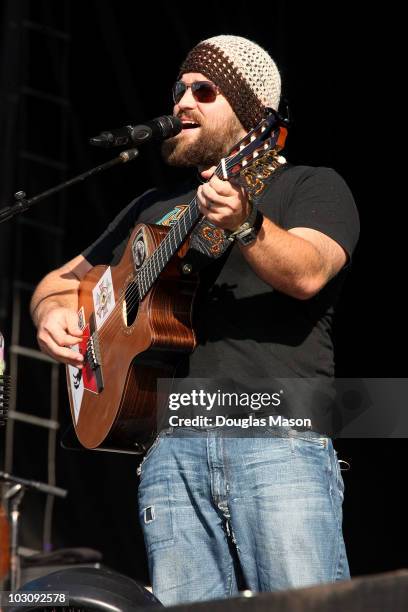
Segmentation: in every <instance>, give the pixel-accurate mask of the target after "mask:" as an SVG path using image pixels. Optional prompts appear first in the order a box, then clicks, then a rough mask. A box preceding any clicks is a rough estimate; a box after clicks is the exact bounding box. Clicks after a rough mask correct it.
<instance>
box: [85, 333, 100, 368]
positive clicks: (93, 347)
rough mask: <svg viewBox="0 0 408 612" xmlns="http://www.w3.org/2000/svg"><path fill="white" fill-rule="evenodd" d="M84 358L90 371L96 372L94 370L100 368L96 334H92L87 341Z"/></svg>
mask: <svg viewBox="0 0 408 612" xmlns="http://www.w3.org/2000/svg"><path fill="white" fill-rule="evenodd" d="M86 357H87V360H88V363H89V365H90V367H91V368H92V370H96V368H98V367H100V366H101V353H100V350H99V341H98V336H97V332H94V333H93V334H92V336H90V337H89V339H88V342H87V346H86Z"/></svg>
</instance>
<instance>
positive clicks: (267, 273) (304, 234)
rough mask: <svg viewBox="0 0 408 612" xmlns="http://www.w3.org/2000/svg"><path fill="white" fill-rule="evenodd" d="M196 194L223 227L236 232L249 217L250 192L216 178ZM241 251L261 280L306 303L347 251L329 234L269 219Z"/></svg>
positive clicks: (206, 175) (202, 208) (204, 209)
mask: <svg viewBox="0 0 408 612" xmlns="http://www.w3.org/2000/svg"><path fill="white" fill-rule="evenodd" d="M213 172H214V168H210V169H209V170H206V171H204V172H203V173H202V175H203V176H204V178H209V177H210V176H212V173H213ZM197 193H198V201H199V206H200V211H201V212H202V214H203V215H204V216H205V217H207V219H208V220H209V221H210V222H211V223H214V225H216V226H218V227H222V228H223V229H228V230H232V231H233V230H235V229H236V228H237V227H239V226H240V225H241V224H242V223H243V222H244V221H245V219H246V218H247V217H248V215H249V211H250V204H249V201H248V198H247V195H246V193H245V190H244V189H243V188H242V187H239V186H237V185H234V184H232V183H230V182H229V181H222V180H220V179H219V178H217V177H216V176H215V175H214V176H212V178H211V179H210V181H209V182H208V183H205V184H204V185H201V186H200V187H199V189H198V192H197ZM240 249H241V252H242V254H243V255H244V257H245V259H246V260H247V261H248V263H249V265H250V266H251V267H252V269H253V270H254V272H255V273H256V274H257V275H258V276H259V277H260V278H261V279H262V280H264V281H265V282H266V283H268V284H269V285H271V286H272V287H274V288H275V289H278V290H279V291H282V292H283V293H286V294H287V295H290V296H292V297H294V298H297V299H301V300H305V299H309V298H311V297H313V296H314V295H315V294H316V293H318V292H319V291H320V290H321V289H322V288H323V287H324V285H325V284H326V283H327V282H328V281H329V280H330V279H331V278H332V277H333V276H335V275H336V274H337V273H338V272H339V270H340V269H341V268H342V267H343V266H344V265H345V263H346V261H347V255H346V252H345V251H344V249H343V247H341V246H340V245H339V244H338V243H337V242H336V241H335V240H333V239H332V238H330V237H329V236H326V235H325V234H324V233H322V232H320V231H317V230H314V229H311V228H306V227H296V228H293V229H290V230H285V229H282V228H280V227H279V226H277V225H276V224H275V223H273V221H271V220H270V219H268V218H267V217H264V220H263V224H262V228H261V229H260V231H259V233H258V236H257V238H256V240H255V241H254V242H253V243H251V244H250V245H248V246H241V245H240Z"/></svg>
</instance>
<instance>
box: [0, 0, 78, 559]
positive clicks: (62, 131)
mask: <svg viewBox="0 0 408 612" xmlns="http://www.w3.org/2000/svg"><path fill="white" fill-rule="evenodd" d="M56 5H57V6H56ZM69 25H70V24H69V0H60V1H59V2H58V3H47V2H36V3H34V2H30V1H29V0H20V1H19V2H15V1H13V0H8V1H7V2H5V3H4V7H3V29H4V36H3V41H4V43H3V45H4V47H3V54H2V57H3V65H2V67H1V68H2V71H1V85H2V103H1V104H2V106H1V113H0V116H1V124H0V128H1V132H2V139H3V142H4V143H5V145H6V146H5V148H4V150H3V153H2V154H1V157H2V159H1V160H0V163H1V165H0V167H1V168H2V170H1V172H2V174H3V175H4V181H3V187H2V189H1V196H2V199H3V205H5V204H6V203H7V200H8V203H10V199H11V194H12V192H13V191H16V190H17V188H18V189H24V191H27V194H28V196H32V195H35V193H38V192H39V191H41V190H42V189H45V188H47V187H49V186H51V185H53V184H55V183H59V182H61V181H63V180H65V179H66V174H67V156H68V151H67V144H68V143H67V141H68V128H69V120H70V101H69V97H68V60H69V53H70V27H69ZM65 209H66V203H65V196H64V194H63V193H61V194H59V195H58V196H55V198H54V200H53V201H51V202H50V205H49V206H48V208H47V207H44V209H43V208H41V207H38V208H35V207H34V209H33V210H32V211H30V213H29V214H26V215H20V216H19V217H18V218H17V219H15V220H14V221H13V223H10V222H9V223H8V224H7V225H8V227H6V228H5V227H3V228H2V229H1V233H0V239H3V238H4V242H3V244H4V245H5V247H6V250H5V253H6V266H7V270H8V276H6V273H4V272H3V275H2V279H3V280H2V283H3V287H4V289H5V292H4V294H3V295H6V296H7V294H8V299H3V302H2V304H1V308H0V321H1V320H3V321H4V323H3V325H4V326H5V327H6V328H7V327H8V336H9V339H10V348H9V374H10V376H11V380H12V381H13V392H12V394H11V398H10V407H9V415H8V417H9V418H8V422H7V427H6V434H5V453H4V469H5V471H6V472H8V473H12V472H13V468H14V463H15V461H14V459H15V457H14V454H15V445H16V427H17V425H18V426H19V425H20V424H21V426H24V427H27V428H30V436H31V435H32V436H36V435H38V432H39V431H41V430H42V431H44V430H45V431H46V432H48V433H47V438H48V452H47V472H48V474H47V482H48V483H49V484H51V485H55V484H56V482H55V481H56V474H55V455H56V440H57V430H58V428H59V420H58V414H59V405H58V404H59V400H58V396H59V377H60V368H59V365H58V364H57V363H56V362H55V361H54V360H52V359H51V358H49V357H48V356H46V355H44V354H43V353H41V352H40V351H39V350H38V347H37V344H36V341H35V334H34V331H33V329H32V325H31V323H30V322H29V312H28V302H29V299H30V297H31V294H32V292H33V290H34V288H35V285H36V283H37V282H38V280H40V278H41V277H42V276H43V275H44V274H45V273H46V272H48V271H49V270H50V269H52V268H55V267H58V266H59V265H61V263H62V261H61V258H62V245H63V236H64V223H65ZM33 244H36V245H38V246H36V247H35V248H34V253H33ZM5 278H6V281H5ZM6 332H7V329H6ZM38 364H42V365H41V366H40V367H45V368H46V370H47V374H46V375H47V377H49V385H47V388H45V386H44V385H42V390H41V394H37V393H36V391H35V390H34V392H33V393H32V402H33V405H32V406H30V408H32V412H30V410H27V408H28V406H27V391H26V390H24V382H25V381H24V370H25V369H27V368H33V369H34V368H37V367H39V366H38ZM44 378H45V375H44ZM37 398H38V399H37ZM36 401H37V402H38V404H40V403H41V406H42V408H41V409H43V406H44V405H45V404H46V405H48V406H49V409H48V408H47V412H48V414H47V415H46V416H44V415H41V416H39V415H38V414H36V413H37V410H36V408H37V406H36ZM20 475H21V476H24V474H20ZM43 478H44V475H43ZM52 511H53V497H52V496H51V495H48V496H47V501H46V506H45V513H44V531H43V549H44V550H46V549H48V548H49V547H50V545H51V527H52Z"/></svg>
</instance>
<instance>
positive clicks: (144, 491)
mask: <svg viewBox="0 0 408 612" xmlns="http://www.w3.org/2000/svg"><path fill="white" fill-rule="evenodd" d="M139 519H140V525H141V528H142V531H143V535H144V540H145V544H146V548H147V551H148V552H152V551H154V550H157V549H159V548H164V547H167V546H171V545H172V544H173V543H174V532H173V520H172V515H171V508H170V486H169V481H168V478H166V477H160V478H154V479H152V482H151V483H149V482H147V483H146V482H145V483H144V484H143V486H141V487H140V488H139Z"/></svg>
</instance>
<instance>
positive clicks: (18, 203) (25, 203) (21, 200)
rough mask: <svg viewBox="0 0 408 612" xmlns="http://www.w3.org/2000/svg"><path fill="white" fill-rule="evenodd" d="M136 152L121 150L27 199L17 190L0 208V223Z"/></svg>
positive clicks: (134, 150) (121, 162) (127, 160)
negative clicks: (12, 197)
mask: <svg viewBox="0 0 408 612" xmlns="http://www.w3.org/2000/svg"><path fill="white" fill-rule="evenodd" d="M138 154H139V151H138V149H136V148H133V149H128V150H127V151H122V152H121V153H120V154H119V155H118V156H117V157H114V158H113V159H111V160H110V161H108V162H105V163H104V164H101V165H100V166H96V167H95V168H91V169H90V170H87V171H86V172H83V173H82V174H79V175H78V176H75V177H74V178H72V179H69V180H68V181H65V182H63V183H60V184H59V185H56V186H55V187H52V188H51V189H47V190H46V191H43V192H42V193H40V194H38V195H36V196H34V197H33V198H29V199H27V196H26V193H25V192H24V191H17V192H16V193H15V194H14V200H15V203H14V205H13V206H7V207H6V208H2V209H1V210H0V223H3V221H8V219H11V218H12V217H14V216H15V215H18V214H20V213H23V212H25V211H26V210H28V209H29V208H30V207H31V206H32V205H33V204H37V202H41V200H45V198H49V197H50V196H52V195H54V194H55V193H58V192H59V191H62V190H63V189H66V188H67V187H72V185H76V184H77V183H80V182H81V181H85V180H86V179H88V178H90V177H91V176H94V175H95V174H100V173H101V172H104V171H105V170H108V169H109V168H113V166H117V165H119V164H126V163H127V162H129V161H132V160H133V159H135V158H136V157H137V156H138Z"/></svg>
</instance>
